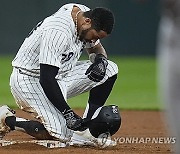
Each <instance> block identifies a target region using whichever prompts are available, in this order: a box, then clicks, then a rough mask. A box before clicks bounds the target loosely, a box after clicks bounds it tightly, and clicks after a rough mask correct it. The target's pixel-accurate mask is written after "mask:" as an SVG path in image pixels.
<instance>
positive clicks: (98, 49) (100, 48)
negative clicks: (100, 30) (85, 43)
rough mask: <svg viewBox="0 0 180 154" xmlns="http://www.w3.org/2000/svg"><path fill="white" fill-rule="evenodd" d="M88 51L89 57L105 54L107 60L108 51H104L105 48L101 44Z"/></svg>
mask: <svg viewBox="0 0 180 154" xmlns="http://www.w3.org/2000/svg"><path fill="white" fill-rule="evenodd" d="M86 50H87V52H88V54H89V55H90V54H92V53H95V54H103V55H104V56H105V57H106V58H107V53H106V50H105V49H104V47H103V46H102V44H101V43H99V44H97V45H96V46H94V47H93V48H89V49H86Z"/></svg>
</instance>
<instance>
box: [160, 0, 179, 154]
mask: <svg viewBox="0 0 180 154" xmlns="http://www.w3.org/2000/svg"><path fill="white" fill-rule="evenodd" d="M161 3H162V8H163V9H162V16H161V20H160V26H159V38H158V39H159V40H158V41H159V42H158V62H159V63H158V64H159V65H158V66H159V84H160V90H161V91H160V93H161V96H162V101H163V103H164V105H165V108H166V109H167V112H166V116H167V117H166V119H165V120H166V121H167V122H168V124H169V125H170V126H171V128H170V132H171V134H172V135H174V136H175V137H176V144H175V147H176V150H175V151H176V153H177V154H179V153H180V146H179V145H180V118H179V117H180V112H179V109H180V95H179V92H180V60H179V59H180V43H179V42H180V1H179V0H163V1H162V2H161Z"/></svg>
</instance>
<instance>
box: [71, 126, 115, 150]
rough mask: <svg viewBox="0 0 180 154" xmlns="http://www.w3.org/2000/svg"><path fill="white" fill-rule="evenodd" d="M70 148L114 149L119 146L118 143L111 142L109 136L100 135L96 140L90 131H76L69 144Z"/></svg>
mask: <svg viewBox="0 0 180 154" xmlns="http://www.w3.org/2000/svg"><path fill="white" fill-rule="evenodd" d="M68 144H69V145H70V146H77V147H87V146H90V147H97V148H107V147H114V146H116V145H117V142H115V141H113V140H111V138H110V137H109V136H107V135H106V136H105V137H104V136H103V135H100V136H99V137H98V138H95V137H93V136H92V135H91V133H90V131H89V129H86V130H85V131H75V132H74V133H73V136H72V138H71V141H70V142H69V143H68Z"/></svg>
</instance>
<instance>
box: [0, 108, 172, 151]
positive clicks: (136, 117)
mask: <svg viewBox="0 0 180 154" xmlns="http://www.w3.org/2000/svg"><path fill="white" fill-rule="evenodd" d="M76 112H77V113H78V114H80V115H82V113H83V111H82V110H76ZM17 115H18V116H21V117H25V118H29V115H28V114H27V113H24V112H22V111H19V110H18V111H17ZM162 115H163V113H162V112H159V111H122V112H121V116H122V125H121V129H120V130H119V131H118V132H117V133H116V134H115V135H114V136H113V137H112V139H113V140H116V141H117V143H118V145H117V146H116V147H114V148H109V149H97V148H88V147H86V148H85V147H84V148H78V147H66V148H55V149H48V148H45V147H42V146H39V145H35V144H27V143H26V144H15V145H10V146H6V147H0V154H24V153H25V154H30V153H31V154H50V153H51V154H52V153H53V154H63V153H74V154H77V153H80V154H81V153H82V154H84V153H93V154H96V153H98V154H99V153H103V154H104V153H109V154H110V153H111V154H112V153H113V154H115V153H123V154H129V153H138V154H149V153H167V154H169V153H173V150H172V145H173V139H172V138H171V137H170V136H169V135H168V133H167V130H166V128H167V127H168V126H167V124H165V123H163V120H162V117H163V116H162ZM167 138H170V143H167V142H166V139H167ZM5 139H13V140H23V141H29V140H33V138H32V137H31V136H29V135H26V134H24V133H21V132H17V131H14V132H11V133H9V134H8V135H7V136H6V137H5ZM171 139H172V140H171Z"/></svg>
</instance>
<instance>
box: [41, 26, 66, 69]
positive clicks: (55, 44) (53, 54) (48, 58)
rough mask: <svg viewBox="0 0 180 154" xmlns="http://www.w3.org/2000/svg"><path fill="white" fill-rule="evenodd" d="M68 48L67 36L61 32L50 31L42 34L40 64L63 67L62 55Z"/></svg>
mask: <svg viewBox="0 0 180 154" xmlns="http://www.w3.org/2000/svg"><path fill="white" fill-rule="evenodd" d="M66 47H67V36H66V34H65V33H63V32H62V31H60V30H56V29H49V30H45V31H44V32H43V34H42V40H41V43H40V55H39V63H42V64H48V65H52V66H56V67H60V66H61V59H62V53H63V52H64V51H65V50H66Z"/></svg>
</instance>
